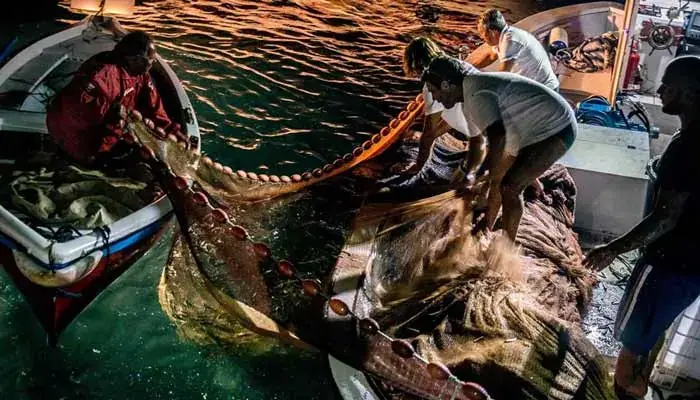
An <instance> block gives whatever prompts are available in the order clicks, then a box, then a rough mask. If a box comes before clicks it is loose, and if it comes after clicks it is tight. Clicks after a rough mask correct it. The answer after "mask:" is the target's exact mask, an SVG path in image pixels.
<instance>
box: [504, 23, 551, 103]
mask: <svg viewBox="0 0 700 400" xmlns="http://www.w3.org/2000/svg"><path fill="white" fill-rule="evenodd" d="M494 51H495V52H496V54H498V60H499V61H500V62H506V61H513V67H512V68H511V70H510V72H512V73H515V74H518V75H522V76H524V77H526V78H530V79H532V80H534V81H536V82H539V83H541V84H543V85H545V86H547V87H548V88H550V89H552V90H557V89H559V79H558V78H557V76H556V74H554V69H553V68H552V63H551V62H550V61H549V55H548V54H547V51H546V50H545V49H544V46H542V44H541V43H540V42H539V41H538V40H537V38H535V36H533V35H532V34H531V33H530V32H528V31H525V30H522V29H520V28H516V27H514V26H510V25H506V27H505V28H503V30H502V31H501V40H500V41H499V42H498V46H495V48H494Z"/></svg>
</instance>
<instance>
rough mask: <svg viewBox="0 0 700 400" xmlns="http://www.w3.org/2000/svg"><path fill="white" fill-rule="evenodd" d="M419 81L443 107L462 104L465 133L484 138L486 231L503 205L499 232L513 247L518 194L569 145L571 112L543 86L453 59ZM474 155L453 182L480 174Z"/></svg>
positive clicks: (434, 63) (520, 207) (437, 63)
mask: <svg viewBox="0 0 700 400" xmlns="http://www.w3.org/2000/svg"><path fill="white" fill-rule="evenodd" d="M421 80H422V81H423V83H425V84H426V86H427V87H428V89H429V91H430V92H431V93H432V95H433V98H434V99H435V100H437V101H439V102H440V103H442V104H443V105H444V106H445V107H448V108H450V107H453V106H454V105H455V104H457V103H458V102H460V101H461V102H463V106H462V108H463V113H464V115H465V116H466V118H467V124H468V127H469V131H470V132H471V133H472V134H476V135H478V134H481V135H483V136H486V138H487V140H488V152H487V155H486V159H485V161H484V163H485V166H486V168H487V169H488V171H489V179H490V188H489V195H488V208H487V211H486V218H485V221H484V222H485V226H484V228H488V229H493V227H494V225H495V222H496V217H497V216H498V212H499V211H500V208H501V204H502V205H503V217H502V221H503V228H504V230H505V232H506V234H507V235H508V237H509V238H510V239H511V240H513V241H515V237H516V234H517V232H518V225H519V224H520V218H521V216H522V213H523V207H524V205H523V198H522V193H523V191H524V190H525V189H526V188H527V187H528V186H530V185H532V184H533V183H534V182H536V180H537V178H538V177H539V176H540V175H541V174H542V173H544V172H545V171H546V170H547V169H548V168H549V167H551V166H552V164H554V163H555V162H556V161H557V160H559V159H560V158H561V157H562V156H563V155H564V154H565V153H566V152H567V151H568V149H569V148H570V147H571V145H572V144H573V142H574V139H575V138H576V118H575V115H574V111H573V110H572V109H571V107H570V106H569V104H568V103H567V102H566V100H565V99H564V98H563V97H561V96H560V95H559V94H558V93H556V92H554V91H553V90H551V89H550V88H548V87H546V86H544V85H542V84H541V83H538V82H535V81H533V80H531V79H527V78H523V77H522V76H519V75H516V74H513V73H508V72H491V73H488V72H479V71H478V70H476V69H470V68H467V67H465V63H464V62H462V61H460V60H457V59H454V58H451V57H444V56H443V57H437V58H436V59H434V60H433V61H432V62H431V63H430V65H429V67H428V68H427V69H426V71H425V73H424V74H423V77H422V78H421ZM476 153H477V152H476V151H470V152H469V157H468V159H467V160H466V161H465V163H464V164H463V165H462V167H460V173H458V174H457V176H456V177H455V178H456V179H463V177H464V176H465V175H466V176H469V175H471V174H473V173H474V171H476V170H477V169H478V168H479V166H480V165H479V164H480V163H479V162H478V160H479V159H480V158H481V157H483V156H482V155H480V154H476ZM477 230H478V229H477Z"/></svg>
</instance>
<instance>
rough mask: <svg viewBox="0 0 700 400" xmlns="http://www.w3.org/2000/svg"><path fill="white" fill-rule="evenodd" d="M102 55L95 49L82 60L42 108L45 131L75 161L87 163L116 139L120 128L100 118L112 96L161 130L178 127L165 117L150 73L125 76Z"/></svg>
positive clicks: (170, 129) (113, 100) (111, 145)
mask: <svg viewBox="0 0 700 400" xmlns="http://www.w3.org/2000/svg"><path fill="white" fill-rule="evenodd" d="M108 57H109V55H108V53H101V54H98V55H97V56H94V57H92V58H91V59H89V60H87V61H86V62H85V63H83V65H81V66H80V68H79V69H78V72H76V74H75V76H74V77H73V80H72V81H71V82H70V84H68V86H67V87H66V88H65V89H63V90H62V91H61V92H60V93H59V94H58V95H57V96H56V98H55V99H54V100H53V101H52V102H51V104H50V106H49V107H48V110H47V114H46V125H47V127H48V130H49V134H51V136H52V137H53V139H54V141H55V142H56V143H57V144H58V146H59V147H60V148H61V149H62V150H63V151H65V152H66V153H68V154H69V155H70V156H72V157H73V158H75V159H76V160H78V161H82V162H87V163H90V162H92V161H93V160H94V157H95V156H96V155H97V154H98V153H101V152H108V151H110V150H111V149H112V148H113V147H114V145H116V144H117V142H118V141H119V137H120V136H121V135H122V134H123V131H122V130H121V129H120V128H119V127H118V126H116V125H115V124H114V123H115V122H116V121H111V123H107V122H108V121H105V116H106V114H107V111H108V110H109V108H110V106H111V105H112V104H113V103H114V102H115V101H119V102H120V103H121V104H122V105H123V106H124V107H126V109H127V110H131V109H136V110H138V111H140V112H141V113H142V114H143V116H144V117H147V118H150V119H152V120H153V122H154V123H155V125H156V126H157V127H161V128H163V129H164V130H165V131H166V132H167V133H174V132H177V131H179V129H180V125H179V124H177V123H174V122H172V121H171V120H170V119H169V118H168V115H167V114H166V112H165V109H164V108H163V102H162V101H161V99H160V96H159V95H158V92H157V91H156V88H155V86H154V85H153V82H152V81H151V77H150V75H148V74H143V75H139V76H131V75H129V73H128V72H127V71H126V70H125V69H124V68H123V67H121V66H119V65H117V64H113V63H110V62H109V61H108Z"/></svg>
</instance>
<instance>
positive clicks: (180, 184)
mask: <svg viewBox="0 0 700 400" xmlns="http://www.w3.org/2000/svg"><path fill="white" fill-rule="evenodd" d="M173 185H175V187H176V188H177V189H179V190H185V189H187V188H188V187H189V186H190V183H189V182H187V179H185V178H184V177H182V176H176V177H175V179H173Z"/></svg>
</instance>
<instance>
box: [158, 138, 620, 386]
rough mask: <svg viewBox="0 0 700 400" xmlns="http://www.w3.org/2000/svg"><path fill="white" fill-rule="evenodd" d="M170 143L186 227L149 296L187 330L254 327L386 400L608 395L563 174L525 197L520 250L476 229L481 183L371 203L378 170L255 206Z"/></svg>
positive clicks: (201, 332) (203, 337) (229, 331)
mask: <svg viewBox="0 0 700 400" xmlns="http://www.w3.org/2000/svg"><path fill="white" fill-rule="evenodd" d="M178 148H182V146H170V148H168V149H167V150H168V151H169V152H170V154H168V155H167V160H169V162H167V165H162V164H161V165H160V168H158V165H156V166H155V168H154V171H155V172H156V174H157V175H159V176H160V179H161V182H162V185H163V187H164V189H165V190H166V191H167V192H168V195H169V198H170V200H171V202H172V203H173V205H174V208H175V211H176V215H177V217H178V221H179V223H180V227H181V234H180V235H179V236H178V237H177V238H176V245H175V246H174V248H173V252H172V253H171V256H170V261H169V263H168V266H166V268H165V271H164V273H163V277H162V281H161V287H160V296H159V298H160V300H161V304H162V305H163V309H164V311H165V312H166V314H168V315H169V316H170V318H171V319H172V320H173V321H175V322H176V325H177V326H178V328H179V330H180V332H181V334H183V336H185V337H187V338H190V339H194V340H199V341H203V342H209V343H212V342H215V343H216V342H226V343H232V344H233V343H235V342H237V341H238V342H240V343H245V342H254V341H255V339H254V336H252V335H250V334H249V333H247V332H246V330H249V331H252V332H255V333H256V334H260V335H265V336H269V337H274V338H277V339H281V340H283V341H285V342H288V343H294V344H297V345H300V346H309V345H310V346H313V347H314V348H316V349H319V350H322V351H324V352H328V353H330V354H332V355H333V356H334V357H336V358H338V359H339V360H341V361H343V362H345V363H347V364H349V365H351V366H353V367H355V368H358V369H360V370H362V371H364V372H366V373H368V374H369V375H370V376H372V377H373V378H374V379H376V381H377V382H381V384H380V386H379V388H380V390H381V391H382V392H384V393H385V394H386V395H387V396H390V397H397V398H411V397H410V396H415V397H416V398H443V397H444V396H447V398H466V399H477V398H485V397H483V395H482V394H480V393H481V392H480V391H479V390H477V389H475V386H473V385H470V384H467V383H464V382H465V381H474V382H477V383H480V384H482V385H484V386H486V387H487V389H488V390H489V391H491V392H492V393H491V394H492V395H493V396H496V398H542V399H544V398H556V399H568V398H590V399H608V398H613V397H612V394H611V392H610V391H609V385H608V383H609V382H608V375H607V370H606V364H605V363H604V362H603V360H602V358H601V357H600V355H599V354H598V353H597V352H596V350H595V349H594V348H593V347H592V345H591V344H590V343H588V342H587V341H586V340H585V338H584V337H583V335H582V334H581V333H580V331H579V329H578V328H577V327H576V323H577V322H578V321H579V320H580V318H581V312H582V311H583V310H584V309H585V306H586V304H587V301H588V298H589V296H590V292H591V286H592V284H593V283H594V279H593V277H592V274H591V273H590V272H588V271H585V270H584V269H583V268H582V267H581V263H580V261H581V251H580V248H579V247H578V243H577V240H576V236H575V234H574V233H573V232H572V231H571V226H572V223H573V211H574V196H575V188H574V186H573V182H572V181H571V178H570V177H569V176H568V174H567V173H566V170H565V169H563V168H562V167H556V168H553V169H551V170H550V171H548V173H547V174H545V176H543V178H542V181H543V185H544V187H545V195H544V196H543V197H541V198H535V197H533V196H528V199H527V200H528V201H527V208H526V211H525V215H524V217H523V225H522V228H521V232H520V236H519V238H518V243H519V246H520V252H519V251H518V249H516V248H513V247H512V246H511V245H509V244H508V243H507V242H505V241H504V240H503V239H498V237H500V235H493V234H492V235H488V236H483V237H479V238H475V237H473V236H472V235H471V233H470V232H471V227H472V219H473V209H474V207H475V206H476V205H478V204H480V203H483V199H484V188H485V185H484V183H485V182H484V181H483V180H480V181H479V182H478V184H477V185H475V186H474V187H472V188H470V189H468V190H463V191H460V192H455V191H449V192H446V193H441V194H439V195H437V196H433V197H429V198H423V199H419V200H416V201H410V202H403V203H401V202H399V201H391V200H390V199H387V198H384V199H383V200H382V201H383V202H381V203H377V202H374V200H372V201H369V200H371V199H370V198H369V197H368V194H369V193H370V192H372V191H373V190H375V189H376V187H377V186H376V183H377V178H378V177H380V176H382V175H381V173H378V171H381V170H382V168H381V165H377V164H376V163H375V165H373V166H371V167H368V168H364V169H363V168H361V167H362V166H360V167H358V168H355V169H353V170H352V171H348V172H346V173H343V174H339V175H337V176H335V177H332V178H331V179H327V180H325V181H324V182H322V183H320V184H317V185H312V186H309V185H307V186H304V187H302V188H300V189H299V190H296V191H292V190H288V191H287V192H286V193H287V194H285V195H276V196H274V197H269V196H268V197H266V198H261V199H258V200H256V201H251V200H250V198H249V197H247V198H246V197H245V196H243V195H242V193H240V192H238V191H237V190H240V188H241V186H237V187H234V186H232V185H231V184H229V183H230V182H235V181H233V180H232V179H230V178H229V177H230V174H228V175H227V174H224V173H222V170H223V169H224V168H223V167H221V166H219V167H218V168H217V166H216V165H215V164H214V165H212V164H210V163H206V162H201V161H202V160H200V159H198V156H197V155H195V154H191V152H190V153H186V152H185V151H184V150H182V152H181V154H179V153H178V152H180V150H177V149H178ZM145 155H146V156H147V157H153V156H154V154H153V152H146V154H145ZM164 158H165V157H164ZM183 160H184V161H183ZM188 160H189V161H188ZM380 160H381V164H383V166H384V167H385V168H384V170H386V167H387V166H388V165H391V164H392V159H391V157H390V155H388V154H385V155H384V156H383V157H382V158H381V159H380ZM395 161H396V159H393V162H395ZM193 165H194V167H193ZM177 169H180V170H182V171H184V172H187V171H190V172H192V173H190V174H189V175H188V177H189V178H192V179H194V183H193V184H192V185H191V186H190V184H189V183H188V181H187V179H184V178H183V177H178V176H175V175H180V174H173V172H175V170H177ZM384 172H386V171H384ZM253 190H258V188H253ZM375 321H378V324H377V323H376V322H375ZM387 334H389V335H387ZM391 335H393V337H392V336H391ZM396 337H399V338H403V339H405V340H401V339H396ZM240 343H239V344H240ZM444 365H446V366H448V367H450V369H451V372H450V370H447V369H444V367H442V366H444ZM453 374H454V375H453Z"/></svg>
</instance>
